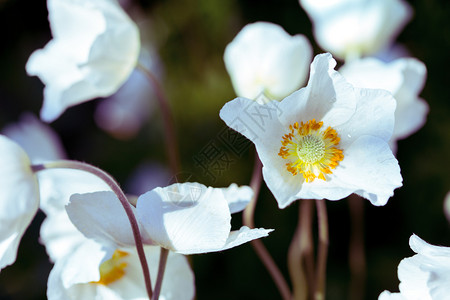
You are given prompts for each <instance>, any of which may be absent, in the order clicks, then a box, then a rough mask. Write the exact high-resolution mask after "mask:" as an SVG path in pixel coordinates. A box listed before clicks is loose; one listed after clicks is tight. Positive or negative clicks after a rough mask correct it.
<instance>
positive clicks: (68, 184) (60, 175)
mask: <svg viewBox="0 0 450 300" xmlns="http://www.w3.org/2000/svg"><path fill="white" fill-rule="evenodd" d="M37 176H38V179H39V189H40V194H41V203H40V208H41V209H42V210H43V211H44V212H45V213H46V214H47V215H49V214H54V213H61V212H64V213H65V206H66V204H68V203H69V200H70V196H71V195H72V194H76V193H79V194H82V193H92V192H98V191H110V190H111V188H110V187H109V186H108V185H107V184H106V183H105V182H104V181H103V180H101V179H100V178H99V177H98V176H96V175H94V174H92V173H89V172H85V171H81V170H73V169H47V170H43V171H40V172H38V173H37Z"/></svg>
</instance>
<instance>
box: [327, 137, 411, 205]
mask: <svg viewBox="0 0 450 300" xmlns="http://www.w3.org/2000/svg"><path fill="white" fill-rule="evenodd" d="M333 180H336V181H337V182H336V185H339V186H341V187H342V188H344V189H353V190H354V192H355V193H357V194H358V195H360V196H362V197H364V198H366V199H368V200H370V202H372V204H373V205H377V206H379V205H385V204H386V203H387V201H388V199H389V197H390V196H392V195H393V194H394V189H396V188H398V187H400V186H401V185H402V177H401V175H400V167H399V165H398V162H397V160H396V159H395V157H394V155H393V154H392V151H391V149H390V148H389V146H388V144H387V143H386V142H385V141H383V140H381V139H379V138H376V137H372V136H362V137H360V138H359V139H357V140H356V141H355V142H353V144H351V146H350V147H348V148H347V149H345V152H344V159H343V160H342V161H341V162H340V163H339V166H338V167H336V169H335V170H334V171H333V179H332V180H331V182H332V181H333Z"/></svg>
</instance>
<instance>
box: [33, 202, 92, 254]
mask: <svg viewBox="0 0 450 300" xmlns="http://www.w3.org/2000/svg"><path fill="white" fill-rule="evenodd" d="M85 240H86V237H85V236H84V235H83V234H82V233H81V232H80V231H79V230H78V229H77V228H76V227H75V225H73V223H72V222H71V221H70V219H69V216H68V215H67V213H66V211H62V212H61V213H54V214H51V215H47V217H46V218H45V220H44V222H42V225H41V230H40V242H41V243H42V244H44V246H45V250H46V251H47V254H48V256H49V257H50V260H51V261H53V262H56V261H57V260H59V259H62V258H63V257H65V256H67V255H68V254H70V253H72V252H73V249H75V248H76V247H78V246H79V245H80V244H81V243H83V242H84V241H85Z"/></svg>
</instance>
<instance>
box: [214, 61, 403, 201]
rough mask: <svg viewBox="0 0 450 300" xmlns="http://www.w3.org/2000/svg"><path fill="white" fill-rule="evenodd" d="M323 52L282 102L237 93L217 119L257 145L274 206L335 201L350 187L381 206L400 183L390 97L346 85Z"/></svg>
mask: <svg viewBox="0 0 450 300" xmlns="http://www.w3.org/2000/svg"><path fill="white" fill-rule="evenodd" d="M335 65H336V61H335V60H334V59H333V58H332V57H331V55H330V54H322V55H318V56H316V58H315V59H314V61H313V63H312V64H311V75H310V79H309V82H308V85H307V86H306V87H305V88H302V89H300V90H299V91H297V92H294V93H293V94H291V95H290V96H288V97H286V98H285V99H284V100H282V101H281V102H277V101H272V102H269V103H265V104H260V103H257V102H255V101H252V100H249V99H245V98H236V99H234V100H233V101H230V102H228V103H227V104H225V106H224V107H223V108H222V110H221V111H220V117H221V118H222V119H223V120H224V121H225V123H227V125H228V126H230V127H231V128H233V129H234V130H236V131H238V132H240V133H242V134H243V135H244V136H246V137H247V138H248V139H250V140H251V141H252V142H253V143H254V144H255V146H256V150H257V152H258V155H259V158H260V159H261V162H262V163H263V176H264V179H265V181H266V183H267V186H268V187H269V189H270V190H271V191H272V193H273V194H274V196H275V198H276V200H277V201H278V205H279V207H280V208H284V207H286V206H287V205H289V204H290V203H292V202H293V201H295V200H297V199H300V198H302V199H323V198H325V199H329V200H339V199H342V198H344V197H346V196H348V195H349V194H351V193H356V194H358V195H360V196H362V197H364V198H367V199H369V200H370V201H371V202H372V204H374V205H384V204H386V202H387V201H388V199H389V197H390V196H391V195H392V194H393V190H394V189H395V188H397V187H399V186H401V184H402V183H401V182H402V178H401V175H400V168H399V166H398V162H397V160H396V159H395V157H394V155H393V154H392V151H391V149H390V148H389V145H388V141H389V139H390V137H391V134H392V129H393V125H394V110H395V100H394V98H393V97H392V95H391V94H390V93H388V92H387V91H384V90H373V89H361V88H355V87H353V86H352V85H350V84H349V83H348V82H346V81H345V79H344V78H343V77H342V76H341V75H340V74H339V73H338V72H336V71H335V70H334V67H335Z"/></svg>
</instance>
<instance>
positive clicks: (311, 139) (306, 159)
mask: <svg viewBox="0 0 450 300" xmlns="http://www.w3.org/2000/svg"><path fill="white" fill-rule="evenodd" d="M322 125H323V122H319V123H317V122H316V120H315V119H312V120H309V121H308V122H306V123H303V122H301V123H300V124H298V122H295V123H294V124H293V125H289V133H287V134H285V135H283V137H282V141H281V145H282V146H281V148H280V152H278V155H279V156H281V157H282V158H284V159H286V160H287V162H286V169H287V170H288V171H289V172H291V173H292V175H297V174H299V173H300V174H302V175H303V178H305V180H306V182H312V181H314V179H316V178H319V179H322V180H326V179H325V174H332V171H331V169H334V168H336V167H337V166H338V165H339V162H340V161H341V160H342V159H344V154H343V151H342V150H341V149H339V148H337V146H338V145H339V141H340V139H339V137H338V135H337V132H336V130H334V129H333V128H331V127H328V128H327V129H325V130H324V129H322Z"/></svg>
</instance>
